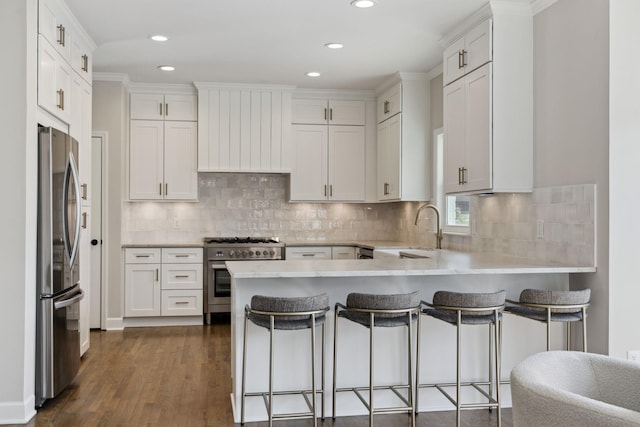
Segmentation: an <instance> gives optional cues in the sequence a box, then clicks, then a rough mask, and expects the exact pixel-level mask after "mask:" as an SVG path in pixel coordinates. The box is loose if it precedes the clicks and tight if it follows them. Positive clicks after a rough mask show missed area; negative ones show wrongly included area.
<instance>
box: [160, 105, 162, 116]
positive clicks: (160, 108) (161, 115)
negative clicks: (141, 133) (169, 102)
mask: <svg viewBox="0 0 640 427" xmlns="http://www.w3.org/2000/svg"><path fill="white" fill-rule="evenodd" d="M160 115H161V116H162V102H161V103H160Z"/></svg>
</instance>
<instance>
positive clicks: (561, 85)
mask: <svg viewBox="0 0 640 427" xmlns="http://www.w3.org/2000/svg"><path fill="white" fill-rule="evenodd" d="M632 1H633V0H632ZM608 16H609V1H603V0H560V1H558V2H556V3H555V4H554V5H552V6H551V7H549V8H547V9H545V10H544V11H542V12H541V13H539V14H537V15H536V16H535V17H534V187H552V186H561V185H574V184H588V183H595V184H596V185H597V190H596V193H597V194H596V223H597V231H596V250H597V259H596V263H597V267H598V272H597V273H593V274H574V275H572V277H571V287H572V288H573V289H582V288H585V287H589V288H591V292H592V295H591V301H592V305H591V307H590V309H589V312H588V316H589V318H588V321H587V323H588V340H589V350H590V351H594V352H598V353H605V354H606V353H608V352H609V348H608V334H609V330H610V327H609V326H610V325H609V292H610V289H609V272H608V271H609V265H608V264H609V256H608V255H609V247H608V232H609V231H608V224H609V211H608V199H609V194H608V192H609V162H608V159H609V144H608V140H609V120H608V97H609V89H608V84H609V70H608V60H607V59H608V57H609V36H608V35H609V18H608ZM639 348H640V346H639Z"/></svg>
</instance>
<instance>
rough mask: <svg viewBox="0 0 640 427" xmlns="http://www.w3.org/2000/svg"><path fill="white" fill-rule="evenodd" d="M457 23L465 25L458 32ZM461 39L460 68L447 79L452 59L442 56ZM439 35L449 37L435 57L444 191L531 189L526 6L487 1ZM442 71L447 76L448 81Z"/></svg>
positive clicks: (529, 23)
mask: <svg viewBox="0 0 640 427" xmlns="http://www.w3.org/2000/svg"><path fill="white" fill-rule="evenodd" d="M465 28H468V29H469V30H468V31H467V32H465ZM461 33H462V35H460V34H461ZM461 39H464V40H465V49H464V50H465V51H467V52H466V53H463V54H462V55H461V56H460V58H461V61H462V62H461V64H462V63H463V62H464V63H465V64H467V65H465V66H464V67H462V68H461V70H462V77H459V78H455V76H454V75H453V74H451V73H453V71H451V72H449V71H450V70H453V69H454V68H455V67H453V66H451V67H449V65H451V64H454V65H455V61H453V60H450V59H448V55H450V54H451V53H452V52H454V53H455V52H456V51H459V48H458V47H456V46H457V45H456V44H457V43H459V42H460V40H461ZM445 40H450V43H451V45H450V46H449V47H448V48H447V49H446V50H445V54H444V58H443V59H444V63H445V66H444V69H445V79H444V84H445V87H444V138H445V150H444V176H445V182H444V187H445V192H447V193H491V192H494V193H496V192H529V191H531V190H532V188H533V18H532V16H531V11H530V10H529V8H528V6H527V5H525V4H518V5H511V6H507V5H505V4H503V3H501V2H496V3H493V2H492V3H491V4H490V5H488V6H486V7H485V8H483V9H481V10H480V11H478V12H477V13H476V14H474V15H473V16H472V17H470V18H469V20H467V22H465V23H462V24H461V25H460V26H459V28H458V30H457V31H456V32H455V33H453V34H451V35H450V36H449V37H447V38H445ZM487 41H489V42H490V44H489V46H488V47H487V44H486V43H487ZM475 51H477V52H478V53H477V55H476V54H473V52H475ZM487 52H489V55H487ZM465 55H466V58H465V57H464V56H465ZM487 58H488V62H487ZM482 62H484V64H485V65H482V64H481V63H482ZM448 63H449V65H447V64H448ZM479 63H480V66H479V67H478V64H479ZM474 67H475V69H473V68H474ZM447 75H451V77H450V78H449V79H448V80H447Z"/></svg>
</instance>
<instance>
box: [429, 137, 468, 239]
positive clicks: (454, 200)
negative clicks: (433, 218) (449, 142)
mask: <svg viewBox="0 0 640 427" xmlns="http://www.w3.org/2000/svg"><path fill="white" fill-rule="evenodd" d="M433 138H434V142H435V143H434V157H435V175H436V176H435V181H436V189H435V190H436V194H435V195H436V198H435V200H436V203H437V205H438V207H439V208H440V210H441V211H442V217H443V219H442V229H443V231H445V232H449V233H463V234H469V216H470V204H471V203H470V197H469V196H449V195H446V194H444V132H443V130H442V128H440V129H436V130H435V131H434V133H433Z"/></svg>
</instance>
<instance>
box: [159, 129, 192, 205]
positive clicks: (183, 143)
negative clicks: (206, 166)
mask: <svg viewBox="0 0 640 427" xmlns="http://www.w3.org/2000/svg"><path fill="white" fill-rule="evenodd" d="M197 132H198V130H197V124H196V123H195V122H169V121H167V122H165V123H164V198H165V199H171V200H194V199H196V198H197V197H198V170H197V161H198V160H197V157H198V154H197V151H198V142H197Z"/></svg>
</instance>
